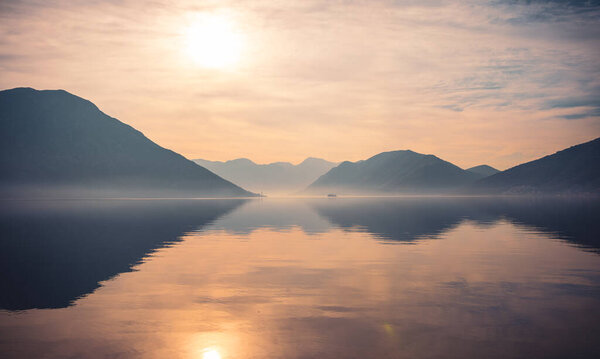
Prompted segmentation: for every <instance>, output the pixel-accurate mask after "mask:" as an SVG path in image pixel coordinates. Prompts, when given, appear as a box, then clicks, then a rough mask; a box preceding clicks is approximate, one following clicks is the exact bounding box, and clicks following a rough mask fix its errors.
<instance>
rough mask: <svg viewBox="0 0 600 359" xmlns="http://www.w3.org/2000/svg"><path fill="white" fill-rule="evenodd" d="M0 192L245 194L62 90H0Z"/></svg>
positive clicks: (5, 193) (140, 194) (74, 194)
mask: <svg viewBox="0 0 600 359" xmlns="http://www.w3.org/2000/svg"><path fill="white" fill-rule="evenodd" d="M0 129H1V133H0V142H1V144H0V149H1V154H0V167H2V168H3V171H2V174H1V175H0V184H1V187H2V191H1V192H2V195H3V196H13V195H16V194H19V195H24V196H28V195H35V196H39V195H42V196H44V195H46V194H49V193H51V192H52V193H54V194H58V195H60V196H62V195H69V196H71V195H73V196H100V197H102V196H112V195H131V196H147V195H151V196H186V197H187V196H190V195H191V196H210V197H215V196H252V195H254V194H253V193H251V192H248V191H246V190H244V189H242V188H240V187H239V186H237V185H234V184H233V183H231V182H229V181H226V180H224V179H222V178H220V177H219V176H217V175H215V174H214V173H212V172H210V171H209V170H207V169H205V168H203V167H201V166H198V165H197V164H195V163H193V162H192V161H190V160H188V159H186V158H185V157H183V156H181V155H180V154H178V153H176V152H174V151H172V150H169V149H165V148H163V147H161V146H159V145H158V144H156V143H155V142H153V141H151V140H150V139H148V138H147V137H146V136H145V135H144V134H143V133H142V132H140V131H138V130H136V129H135V128H133V127H132V126H130V125H127V124H125V123H123V122H121V121H119V120H118V119H116V118H113V117H111V116H108V115H106V114H105V113H103V112H102V111H101V110H100V109H99V108H98V107H97V106H96V105H95V104H93V103H92V102H91V101H89V100H86V99H84V98H81V97H79V96H76V95H73V94H70V93H69V92H67V91H65V90H35V89H33V88H28V87H20V88H15V89H9V90H3V91H0Z"/></svg>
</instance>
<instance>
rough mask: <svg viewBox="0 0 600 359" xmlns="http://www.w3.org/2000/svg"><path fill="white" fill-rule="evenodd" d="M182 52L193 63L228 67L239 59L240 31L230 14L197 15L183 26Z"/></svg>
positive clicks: (220, 67)
mask: <svg viewBox="0 0 600 359" xmlns="http://www.w3.org/2000/svg"><path fill="white" fill-rule="evenodd" d="M184 40H185V44H184V47H185V53H186V55H187V56H188V57H189V58H190V59H191V60H192V61H193V62H194V63H195V64H197V65H199V66H202V67H206V68H210V69H228V68H232V67H234V66H235V65H236V64H238V62H239V61H240V59H241V56H242V50H243V47H244V39H243V35H242V33H241V32H240V31H239V29H237V27H236V23H235V21H234V20H233V18H232V17H231V16H228V15H219V14H207V15H199V16H197V17H195V18H194V20H193V21H192V22H191V23H190V24H189V25H188V26H187V28H185V30H184Z"/></svg>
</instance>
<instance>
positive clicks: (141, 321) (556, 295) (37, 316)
mask: <svg viewBox="0 0 600 359" xmlns="http://www.w3.org/2000/svg"><path fill="white" fill-rule="evenodd" d="M9 208H10V210H8V209H9ZM0 209H2V211H0V213H1V215H0V226H1V228H0V230H1V231H0V233H1V235H2V236H3V237H4V238H6V240H4V241H3V242H2V246H3V248H2V250H1V251H0V262H1V263H2V264H1V267H0V268H1V269H2V271H3V273H10V275H3V276H2V277H1V278H2V283H1V286H0V289H1V290H0V292H1V293H2V294H0V309H2V310H1V311H0V352H2V353H3V356H4V357H6V358H23V357H31V358H63V357H83V356H85V357H91V358H94V357H98V358H105V357H111V358H121V357H144V358H223V359H225V358H264V357H268V358H341V357H344V358H529V357H544V358H564V357H572V358H576V357H577V358H587V357H589V358H592V357H594V355H595V354H597V353H598V352H599V351H600V343H598V341H597V338H598V337H600V336H599V335H600V324H599V323H600V321H599V319H600V315H599V313H600V312H599V311H598V308H599V305H600V256H599V255H598V253H599V251H600V240H599V234H600V230H599V225H598V223H597V222H598V221H597V213H600V212H599V204H598V203H597V202H593V201H587V200H569V201H566V200H556V199H554V200H542V199H531V198H529V199H524V198H522V199H516V198H513V199H510V198H503V199H501V198H487V199H486V198H418V197H415V198H337V199H316V198H313V199H262V200H241V199H231V200H98V201H78V200H73V201H21V202H19V201H12V202H10V203H4V204H3V205H2V206H0ZM67 224H68V225H67Z"/></svg>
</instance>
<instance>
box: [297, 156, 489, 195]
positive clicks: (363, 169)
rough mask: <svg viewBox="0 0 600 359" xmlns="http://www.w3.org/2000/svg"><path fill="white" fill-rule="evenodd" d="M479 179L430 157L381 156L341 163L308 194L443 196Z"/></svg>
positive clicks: (314, 184) (309, 189) (476, 175)
mask: <svg viewBox="0 0 600 359" xmlns="http://www.w3.org/2000/svg"><path fill="white" fill-rule="evenodd" d="M480 177H481V176H480V175H478V174H475V173H471V172H469V171H465V170H463V169H461V168H459V167H457V166H455V165H453V164H452V163H450V162H447V161H444V160H442V159H440V158H438V157H436V156H433V155H424V154H420V153H416V152H413V151H410V150H406V151H392V152H383V153H380V154H378V155H376V156H373V157H371V158H369V159H368V160H365V161H358V162H348V161H346V162H342V163H341V164H340V165H339V166H337V167H335V168H332V169H331V170H330V171H329V172H327V173H326V174H324V175H323V176H321V177H320V178H319V179H318V180H316V181H315V182H314V183H313V184H311V185H310V186H309V187H308V189H307V192H309V193H320V194H322V193H327V192H340V193H366V194H371V193H444V192H448V191H452V190H454V189H456V188H459V187H462V186H465V185H467V184H470V183H472V182H474V181H475V180H476V179H478V178H480Z"/></svg>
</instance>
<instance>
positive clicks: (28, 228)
mask: <svg viewBox="0 0 600 359" xmlns="http://www.w3.org/2000/svg"><path fill="white" fill-rule="evenodd" d="M245 201H246V200H244V199H221V200H212V199H205V200H102V199H100V200H82V201H80V200H72V199H71V200H64V201H46V200H41V201H36V200H27V201H2V202H0V236H2V242H1V246H0V248H1V250H0V272H1V273H2V275H1V276H0V309H7V310H26V309H32V308H63V307H67V306H69V305H71V304H72V303H73V302H74V301H75V300H76V299H78V298H80V297H82V296H84V295H86V294H89V293H91V292H93V291H94V290H96V288H98V287H99V286H100V282H101V281H105V280H108V279H110V278H112V277H114V276H115V275H117V274H120V273H123V272H130V271H132V270H133V269H132V268H133V266H135V265H136V264H138V263H139V262H140V261H141V260H142V258H144V257H145V256H147V255H149V254H150V253H152V252H153V251H154V250H156V249H158V248H161V247H165V246H167V245H170V244H173V243H176V242H178V241H180V240H181V236H182V235H183V234H185V233H186V232H188V231H192V230H198V229H200V228H202V226H204V225H206V224H209V223H211V222H213V221H214V220H216V219H217V218H219V217H221V216H223V215H224V214H226V213H228V212H230V211H231V210H233V209H235V208H236V207H238V206H240V205H241V204H242V203H244V202H245Z"/></svg>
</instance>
